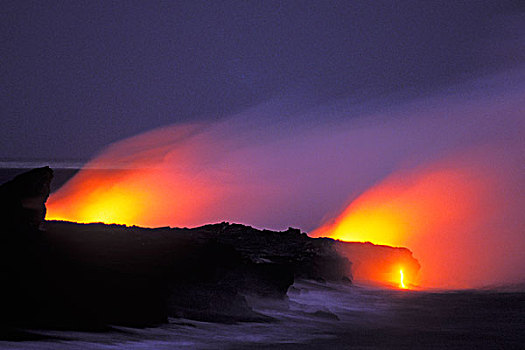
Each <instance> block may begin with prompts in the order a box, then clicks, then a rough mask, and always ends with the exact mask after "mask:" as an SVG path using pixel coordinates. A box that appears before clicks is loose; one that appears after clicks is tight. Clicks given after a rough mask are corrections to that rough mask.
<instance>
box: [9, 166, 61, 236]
mask: <svg viewBox="0 0 525 350" xmlns="http://www.w3.org/2000/svg"><path fill="white" fill-rule="evenodd" d="M52 179H53V170H51V169H50V168H49V167H43V168H37V169H33V170H30V171H28V172H26V173H23V174H20V175H18V176H16V177H15V178H14V179H13V180H11V181H9V182H6V183H5V184H3V185H1V186H0V222H1V225H2V227H1V229H2V230H5V229H15V230H17V231H19V232H27V231H35V230H37V229H38V228H39V226H40V224H41V223H42V221H43V220H44V217H45V215H46V207H45V202H46V200H47V198H48V197H49V190H50V185H51V180H52Z"/></svg>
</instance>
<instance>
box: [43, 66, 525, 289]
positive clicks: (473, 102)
mask: <svg viewBox="0 0 525 350" xmlns="http://www.w3.org/2000/svg"><path fill="white" fill-rule="evenodd" d="M522 75H523V74H522ZM512 76H515V77H517V78H516V81H518V82H520V83H513V84H514V85H513V86H511V87H509V86H510V85H512V84H511V79H510V78H509V76H503V77H498V76H496V77H490V79H487V81H480V82H477V83H473V84H472V86H469V87H468V88H466V90H467V91H475V93H473V94H471V95H469V94H468V93H465V92H464V91H463V92H458V93H457V94H455V95H443V96H436V97H434V98H428V99H423V100H419V101H414V102H413V103H410V104H406V105H401V106H395V107H391V106H389V107H388V109H387V110H388V112H384V109H383V112H381V108H382V107H378V108H375V109H374V108H369V109H370V110H373V111H369V112H363V110H366V108H363V109H359V108H358V109H356V110H353V109H352V108H351V107H348V108H347V107H345V106H348V104H345V103H341V104H334V106H326V107H323V108H318V109H316V110H312V111H307V112H301V113H299V112H297V113H296V114H293V113H288V114H286V115H285V114H283V112H281V111H280V106H277V107H274V106H272V105H271V104H269V105H263V106H259V107H257V108H254V109H252V110H248V111H246V112H244V113H242V114H240V115H236V116H232V117H231V118H228V119H225V120H222V121H220V122H209V123H202V124H191V125H176V126H171V127H166V128H161V129H157V130H153V131H150V132H147V133H144V134H142V135H138V136H135V137H132V138H129V139H127V140H123V141H120V142H118V143H115V144H113V145H111V146H110V147H108V148H107V149H106V150H104V151H103V152H102V153H101V154H100V155H99V156H98V157H96V158H95V159H93V160H92V161H90V162H89V163H88V164H86V166H85V167H84V169H82V170H81V171H80V172H79V173H78V174H77V175H76V176H75V177H74V178H73V179H72V180H70V181H69V182H68V183H67V184H66V185H65V186H63V187H62V188H61V189H59V190H58V191H57V192H55V193H53V194H52V195H51V197H50V198H49V200H48V203H47V207H48V211H47V219H48V220H53V219H56V220H70V221H77V222H94V221H95V222H106V223H119V224H127V225H140V226H149V227H156V226H178V227H183V226H199V225H203V224H206V223H213V222H220V221H224V220H227V221H231V222H240V223H246V224H250V225H254V226H256V227H264V228H271V229H283V228H286V227H288V226H294V227H299V228H301V229H303V230H305V231H311V230H313V229H315V228H317V229H315V230H314V235H315V236H331V237H334V238H338V239H343V240H354V241H371V242H373V243H375V244H387V245H394V246H404V247H408V248H410V249H411V250H412V252H413V253H414V257H416V258H417V259H419V261H420V263H421V265H422V267H421V272H420V279H419V280H418V281H413V280H412V275H411V274H410V273H409V271H408V270H407V269H405V270H404V284H405V286H410V285H411V284H412V283H418V284H420V285H422V286H425V287H427V286H429V287H453V288H457V287H473V286H478V285H483V284H490V283H500V282H503V281H505V282H516V281H520V280H522V279H524V278H525V276H524V275H523V272H522V269H521V266H523V265H524V264H525V258H524V255H523V251H525V239H524V238H523V232H524V231H525V228H524V220H523V217H522V213H521V208H523V207H525V203H524V198H525V195H523V183H525V181H524V180H525V179H524V178H523V169H522V164H525V159H524V155H525V151H524V149H525V147H524V141H523V132H524V131H525V127H524V118H523V107H524V103H523V101H525V99H523V98H522V97H523V95H524V91H525V87H523V86H522V85H523V83H521V82H522V81H525V79H521V80H520V79H518V78H519V76H520V74H516V72H514V73H513V75H512ZM520 84H521V85H520ZM501 86H503V87H501ZM458 90H459V88H458ZM400 266H401V268H403V266H402V265H401V264H397V265H392V266H391V269H390V270H389V274H390V276H389V277H388V278H387V281H388V282H389V283H391V284H395V285H396V286H397V285H398V283H399V268H400Z"/></svg>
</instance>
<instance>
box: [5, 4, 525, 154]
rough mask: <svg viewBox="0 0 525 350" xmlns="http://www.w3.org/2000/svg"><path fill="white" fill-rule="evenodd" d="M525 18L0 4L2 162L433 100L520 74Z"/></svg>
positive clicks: (341, 7) (494, 13)
mask: <svg viewBox="0 0 525 350" xmlns="http://www.w3.org/2000/svg"><path fill="white" fill-rule="evenodd" d="M524 10H525V8H524V6H523V2H521V1H506V0H503V1H494V0H489V1H447V2H444V1H383V0H380V1H373V2H372V1H362V0H359V1H235V2H234V1H225V2H223V1H208V2H200V1H165V2H160V1H69V2H68V1H44V2H42V1H34V2H33V1H23V0H16V1H6V0H2V1H1V6H0V33H1V37H0V38H1V39H0V40H1V45H0V81H1V90H0V113H1V115H2V118H1V124H0V127H1V129H2V131H3V136H2V137H1V138H0V159H4V160H5V159H11V160H13V159H15V160H31V159H40V160H65V159H74V160H81V161H83V160H87V159H89V158H90V157H92V156H93V155H94V154H96V153H97V152H99V151H101V150H102V149H103V148H104V147H105V146H107V145H108V144H110V143H112V142H115V141H118V140H120V139H123V138H126V137H129V136H132V135H135V134H137V133H141V132H144V131H147V130H150V129H152V128H156V127H160V126H165V125H170V124H177V123H184V122H187V121H207V120H217V119H221V118H224V117H226V116H229V115H231V114H233V113H239V112H242V111H243V110H246V109H248V108H252V107H254V106H258V105H260V104H263V103H265V102H267V101H274V102H273V104H274V106H275V108H276V109H281V110H290V109H292V110H301V109H303V108H309V107H313V106H316V105H320V104H326V103H332V102H334V101H341V100H344V101H346V103H348V104H363V103H365V104H366V103H367V101H380V102H378V104H380V105H383V106H384V105H391V104H396V103H397V102H400V101H410V100H412V99H417V98H421V97H423V96H426V95H432V94H433V93H436V92H439V91H442V90H446V89H447V88H448V87H450V86H454V84H458V83H461V82H466V81H469V80H471V79H476V78H477V77H482V76H485V75H491V74H498V72H506V71H509V70H512V69H519V68H520V67H523V62H524V49H523V48H524V47H525V42H524V36H523V32H524V31H525V30H524V29H525V25H524V23H525V20H524V18H525V17H524V13H525V12H524ZM275 101H277V102H275ZM291 115H296V114H291ZM350 117H351V116H348V118H350ZM282 118H286V114H283V117H282ZM326 118H329V116H327V117H326Z"/></svg>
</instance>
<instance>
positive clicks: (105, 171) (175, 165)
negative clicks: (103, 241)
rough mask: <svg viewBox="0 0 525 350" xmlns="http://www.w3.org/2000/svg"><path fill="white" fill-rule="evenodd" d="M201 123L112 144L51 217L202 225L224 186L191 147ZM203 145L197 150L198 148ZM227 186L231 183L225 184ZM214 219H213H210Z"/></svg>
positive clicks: (57, 196) (57, 198) (55, 197)
mask: <svg viewBox="0 0 525 350" xmlns="http://www.w3.org/2000/svg"><path fill="white" fill-rule="evenodd" d="M194 129H195V127H193V126H187V127H172V128H165V129H161V130H156V131H153V132H150V133H146V134H144V135H140V136H137V137H134V138H131V139H128V140H125V141H122V142H120V143H118V144H116V145H113V146H112V147H110V148H109V149H108V150H107V151H106V152H104V153H103V154H102V155H100V156H99V157H97V158H95V159H94V160H93V161H91V162H90V163H88V164H87V165H86V166H85V167H84V169H82V170H81V171H80V172H79V173H78V174H77V175H76V176H75V177H74V178H73V179H72V180H70V181H69V182H68V183H67V184H66V185H65V186H63V187H62V188H61V189H60V190H59V191H57V192H55V193H53V194H52V195H51V196H50V198H49V200H48V202H47V208H48V210H47V215H46V219H47V220H68V221H76V222H84V223H86V222H104V223H108V224H109V223H116V224H126V225H139V226H147V227H156V226H165V225H180V226H189V225H195V224H201V223H202V222H201V220H206V218H203V217H202V210H203V208H206V207H207V206H208V205H209V203H211V202H213V201H216V200H217V198H218V196H219V195H220V193H221V189H220V188H219V187H218V186H216V185H214V184H213V183H212V182H211V181H210V177H212V176H213V173H212V172H208V173H206V176H203V175H201V174H199V172H200V170H201V168H200V167H201V165H200V164H198V161H200V162H202V158H203V155H202V154H201V153H199V151H198V149H197V147H193V148H192V147H191V144H192V142H181V141H185V140H193V142H196V143H198V142H199V138H192V135H193V130H194ZM195 149H197V150H195ZM224 187H227V186H223V188H224ZM210 220H213V218H210Z"/></svg>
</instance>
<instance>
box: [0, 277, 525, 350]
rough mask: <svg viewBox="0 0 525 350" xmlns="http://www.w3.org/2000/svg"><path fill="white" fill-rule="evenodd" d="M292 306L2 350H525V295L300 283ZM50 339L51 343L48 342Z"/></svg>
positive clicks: (52, 334)
mask: <svg viewBox="0 0 525 350" xmlns="http://www.w3.org/2000/svg"><path fill="white" fill-rule="evenodd" d="M288 296H289V300H287V301H282V302H276V301H271V300H253V299H252V300H250V302H251V303H252V304H253V305H255V309H256V310H257V311H259V312H262V313H264V314H266V315H269V316H271V317H272V318H273V319H274V321H272V322H264V323H243V322H241V323H237V324H219V323H208V322H197V321H192V320H186V319H170V320H169V321H170V322H169V324H165V325H162V326H159V327H154V328H146V329H132V328H124V327H114V328H113V330H112V331H109V332H101V333H90V332H71V331H50V330H30V332H31V333H33V334H36V335H39V336H42V337H44V338H43V339H42V340H32V341H18V342H0V348H2V349H348V348H352V349H393V348H399V349H403V348H404V349H429V348H433V349H445V348H446V349H469V348H477V349H523V346H524V344H525V343H524V342H525V293H523V292H501V291H490V290H478V291H475V290H468V291H449V292H447V291H440V292H424V291H409V290H389V289H381V288H372V287H363V286H358V285H353V286H352V285H342V284H329V283H326V284H323V283H317V282H312V281H299V282H296V283H295V284H294V285H293V286H292V287H291V288H290V290H289V292H288ZM46 337H47V339H46Z"/></svg>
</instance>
